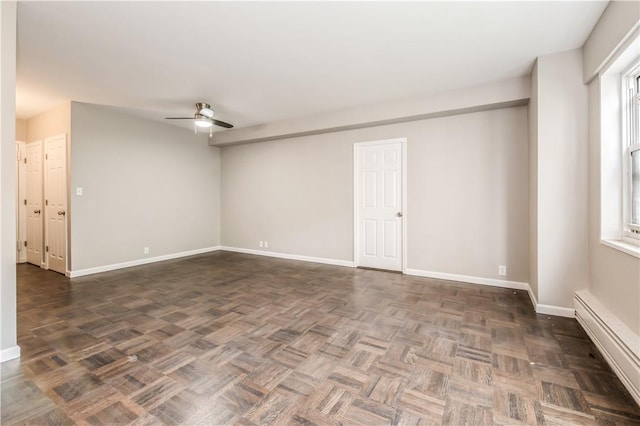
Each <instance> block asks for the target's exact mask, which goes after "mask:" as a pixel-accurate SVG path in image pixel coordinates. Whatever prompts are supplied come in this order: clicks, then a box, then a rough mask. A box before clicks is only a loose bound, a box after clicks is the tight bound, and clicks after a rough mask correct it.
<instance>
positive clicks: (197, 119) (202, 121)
mask: <svg viewBox="0 0 640 426" xmlns="http://www.w3.org/2000/svg"><path fill="white" fill-rule="evenodd" d="M213 115H214V111H213V109H211V105H209V104H207V103H204V102H197V103H196V112H195V114H193V118H191V117H167V118H166V119H167V120H193V130H194V131H195V133H196V134H197V133H198V128H201V129H209V137H212V136H213V126H214V124H215V125H216V126H220V127H224V128H225V129H231V128H233V125H232V124H229V123H225V122H224V121H220V120H214V119H213Z"/></svg>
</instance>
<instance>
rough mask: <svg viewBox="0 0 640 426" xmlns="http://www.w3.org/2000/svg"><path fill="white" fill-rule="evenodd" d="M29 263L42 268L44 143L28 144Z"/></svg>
mask: <svg viewBox="0 0 640 426" xmlns="http://www.w3.org/2000/svg"><path fill="white" fill-rule="evenodd" d="M26 156H27V262H29V263H33V264H34V265H37V266H42V262H43V260H44V259H43V258H42V225H43V223H42V218H43V217H44V213H43V207H42V171H43V170H42V141H37V142H32V143H28V144H27V148H26Z"/></svg>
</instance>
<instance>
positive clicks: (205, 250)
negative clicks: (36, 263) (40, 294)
mask: <svg viewBox="0 0 640 426" xmlns="http://www.w3.org/2000/svg"><path fill="white" fill-rule="evenodd" d="M218 250H220V246H214V247H205V248H201V249H196V250H189V251H183V252H180V253H172V254H165V255H162V256H156V257H148V258H145V259H136V260H130V261H128V262H122V263H114V264H112V265H104V266H96V267H95V268H87V269H78V270H75V271H69V273H68V275H67V276H69V277H70V278H77V277H83V276H85V275H92V274H98V273H100V272H108V271H114V270H116V269H124V268H130V267H132V266H140V265H146V264H147V263H155V262H162V261H165V260H171V259H179V258H181V257H187V256H194V255H196V254H202V253H210V252H213V251H218Z"/></svg>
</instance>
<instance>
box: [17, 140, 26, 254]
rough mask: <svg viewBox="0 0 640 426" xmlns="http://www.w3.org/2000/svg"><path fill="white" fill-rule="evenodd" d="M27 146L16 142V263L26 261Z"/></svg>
mask: <svg viewBox="0 0 640 426" xmlns="http://www.w3.org/2000/svg"><path fill="white" fill-rule="evenodd" d="M26 158H27V144H26V143H24V142H21V141H17V142H16V249H17V253H16V261H17V262H18V263H23V262H26V261H27V247H25V243H26V241H27V205H26V203H25V201H26V200H27V163H26V162H25V160H26Z"/></svg>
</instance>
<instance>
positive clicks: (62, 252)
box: [45, 135, 67, 274]
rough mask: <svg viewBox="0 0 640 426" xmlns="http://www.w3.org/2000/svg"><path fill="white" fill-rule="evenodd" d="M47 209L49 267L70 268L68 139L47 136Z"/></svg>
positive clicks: (46, 230) (63, 269)
mask: <svg viewBox="0 0 640 426" xmlns="http://www.w3.org/2000/svg"><path fill="white" fill-rule="evenodd" d="M45 165H46V167H45V170H46V174H45V210H46V224H45V232H46V243H45V244H46V246H47V249H48V251H46V252H45V256H46V259H47V267H48V268H49V269H52V270H54V271H56V272H60V273H62V274H64V273H66V272H67V139H66V135H61V136H56V137H53V138H47V139H45Z"/></svg>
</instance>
